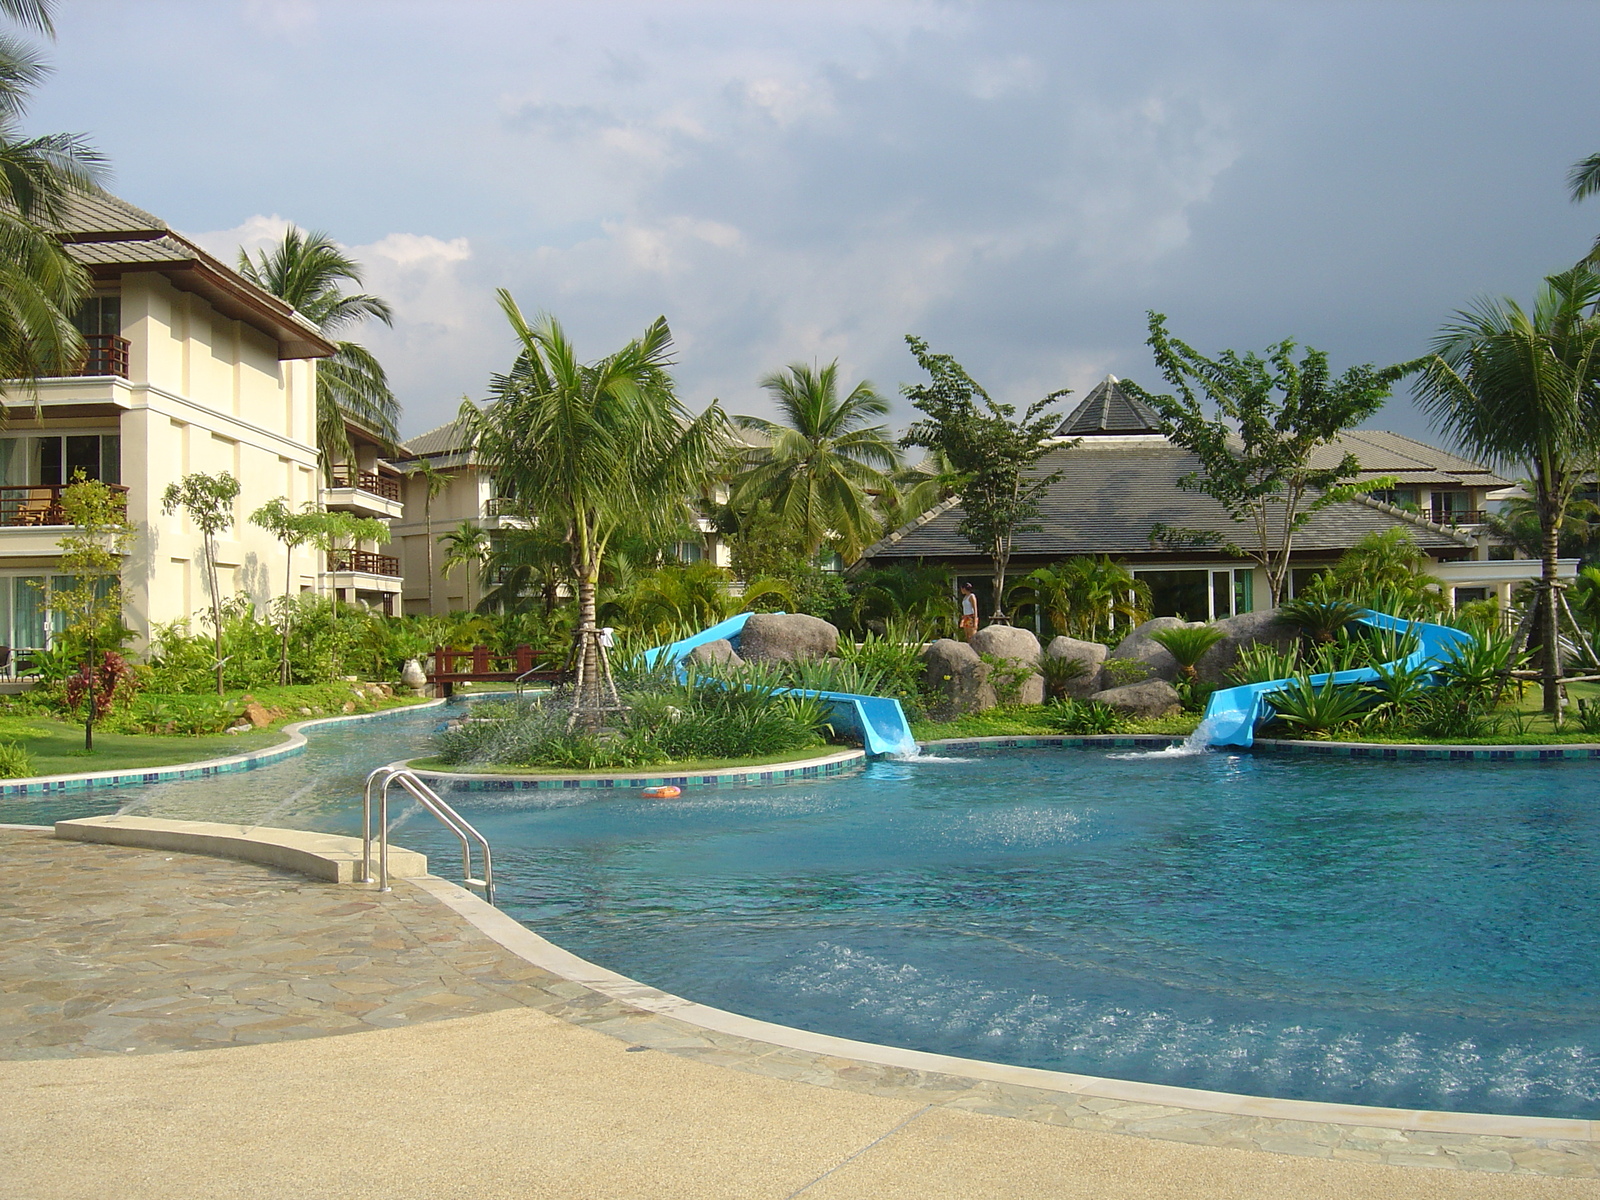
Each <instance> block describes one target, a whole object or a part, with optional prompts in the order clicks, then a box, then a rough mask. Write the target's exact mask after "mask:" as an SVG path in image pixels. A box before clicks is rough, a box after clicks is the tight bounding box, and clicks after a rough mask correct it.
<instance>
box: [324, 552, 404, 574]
mask: <svg viewBox="0 0 1600 1200" xmlns="http://www.w3.org/2000/svg"><path fill="white" fill-rule="evenodd" d="M328 570H330V571H360V572H362V573H363V574H367V575H393V576H395V577H397V578H398V576H399V574H400V560H399V559H398V558H395V557H393V556H392V555H388V554H371V553H369V552H368V551H366V550H334V551H331V552H330V553H329V555H328Z"/></svg>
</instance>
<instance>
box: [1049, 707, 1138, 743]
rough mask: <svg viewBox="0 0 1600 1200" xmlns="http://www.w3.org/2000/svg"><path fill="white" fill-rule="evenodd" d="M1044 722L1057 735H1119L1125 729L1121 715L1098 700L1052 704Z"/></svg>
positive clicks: (1125, 723)
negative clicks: (1057, 733)
mask: <svg viewBox="0 0 1600 1200" xmlns="http://www.w3.org/2000/svg"><path fill="white" fill-rule="evenodd" d="M1045 721H1046V723H1047V724H1048V725H1049V726H1050V728H1052V729H1054V730H1056V731H1057V732H1059V733H1071V734H1077V735H1079V736H1082V735H1085V734H1095V733H1119V732H1121V731H1122V730H1123V729H1126V728H1127V722H1126V721H1125V720H1124V719H1123V716H1122V714H1121V713H1119V712H1118V711H1117V710H1116V709H1114V708H1112V707H1111V706H1110V705H1109V704H1102V703H1101V702H1100V701H1098V700H1066V701H1063V702H1062V703H1060V704H1052V705H1050V706H1049V709H1048V710H1047V712H1046V714H1045Z"/></svg>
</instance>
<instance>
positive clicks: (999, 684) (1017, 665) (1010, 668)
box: [979, 654, 1039, 706]
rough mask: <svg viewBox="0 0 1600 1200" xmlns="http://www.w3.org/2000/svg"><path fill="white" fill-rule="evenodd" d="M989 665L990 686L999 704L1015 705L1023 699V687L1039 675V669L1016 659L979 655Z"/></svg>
mask: <svg viewBox="0 0 1600 1200" xmlns="http://www.w3.org/2000/svg"><path fill="white" fill-rule="evenodd" d="M979 657H980V658H982V659H983V661H984V662H986V663H988V664H989V686H990V687H992V688H993V689H994V698H995V702H996V703H997V704H1000V705H1001V706H1005V705H1008V704H1015V703H1017V702H1018V701H1019V700H1021V699H1022V685H1023V684H1025V683H1027V682H1028V680H1030V679H1032V678H1033V677H1034V676H1035V675H1037V674H1038V673H1039V672H1038V669H1037V668H1036V667H1033V666H1031V665H1029V664H1028V663H1024V662H1018V661H1017V660H1016V659H1014V658H1001V657H1000V656H999V655H998V654H982V655H979Z"/></svg>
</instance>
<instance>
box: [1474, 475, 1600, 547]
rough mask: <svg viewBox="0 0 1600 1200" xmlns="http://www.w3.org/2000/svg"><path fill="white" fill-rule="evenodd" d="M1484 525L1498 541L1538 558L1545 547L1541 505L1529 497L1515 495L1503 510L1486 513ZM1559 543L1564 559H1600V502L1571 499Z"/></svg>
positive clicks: (1527, 488)
mask: <svg viewBox="0 0 1600 1200" xmlns="http://www.w3.org/2000/svg"><path fill="white" fill-rule="evenodd" d="M1521 486H1522V488H1523V490H1524V491H1528V492H1532V491H1533V486H1532V485H1531V484H1530V483H1528V482H1527V481H1526V480H1523V481H1521ZM1483 527H1484V529H1485V530H1486V531H1487V532H1488V533H1490V534H1491V535H1493V536H1494V538H1495V539H1496V540H1498V541H1500V542H1503V543H1506V544H1507V545H1510V546H1512V547H1514V548H1515V549H1516V550H1518V551H1520V552H1521V553H1523V554H1526V555H1527V556H1528V557H1529V558H1538V557H1539V554H1540V552H1541V550H1542V549H1543V546H1544V532H1543V530H1542V529H1541V528H1540V525H1539V509H1538V505H1537V504H1536V503H1535V502H1534V501H1533V500H1532V499H1531V498H1530V497H1528V496H1514V497H1512V498H1511V499H1510V500H1508V501H1506V505H1505V510H1504V511H1503V512H1498V513H1493V512H1491V513H1484V514H1483ZM1556 544H1557V553H1558V554H1560V556H1561V557H1562V558H1577V559H1582V560H1583V561H1584V562H1585V563H1593V562H1596V561H1600V504H1595V503H1594V502H1593V501H1592V500H1585V499H1582V498H1580V497H1578V496H1574V497H1573V498H1572V499H1571V500H1570V501H1568V502H1567V510H1566V513H1565V514H1564V515H1563V517H1562V521H1561V527H1560V528H1559V529H1558V530H1557V531H1556Z"/></svg>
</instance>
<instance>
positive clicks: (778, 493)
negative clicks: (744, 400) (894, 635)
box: [731, 361, 900, 562]
mask: <svg viewBox="0 0 1600 1200" xmlns="http://www.w3.org/2000/svg"><path fill="white" fill-rule="evenodd" d="M761 386H762V387H763V388H765V389H766V391H767V394H768V395H769V396H771V397H772V401H773V403H774V405H775V406H776V407H777V409H778V412H779V414H780V415H781V417H782V420H781V421H769V420H766V419H765V418H762V417H735V418H734V424H735V425H737V426H738V427H739V428H740V429H743V430H746V431H748V432H751V433H755V434H758V435H759V443H760V444H756V445H751V446H749V447H748V448H746V449H745V450H744V451H743V452H742V453H741V454H740V471H739V474H738V475H737V477H736V478H735V480H734V486H733V494H732V497H731V503H732V504H733V505H734V506H735V507H736V508H739V507H746V508H747V507H749V506H750V505H751V504H753V503H754V502H755V501H756V500H757V499H761V500H765V501H766V502H767V503H768V504H770V505H771V506H772V511H773V512H774V513H775V514H776V515H778V516H779V517H781V518H782V519H783V521H784V523H785V524H786V525H788V526H789V527H790V528H791V529H793V530H794V531H795V533H796V534H797V536H798V537H799V539H800V542H801V545H802V546H803V548H804V551H805V553H806V554H807V555H808V556H810V555H815V554H816V553H817V551H818V549H819V548H821V546H822V544H823V543H824V542H829V543H831V544H832V545H833V546H834V547H835V548H836V549H837V550H838V551H839V553H840V554H841V555H842V556H843V557H844V559H845V561H846V562H853V561H855V559H856V558H857V557H858V556H859V555H860V553H861V551H862V550H863V549H864V548H865V547H866V545H867V543H868V542H870V541H871V540H872V539H873V538H874V537H876V536H877V533H878V522H877V518H876V517H875V516H874V515H873V512H872V496H871V494H872V493H876V492H881V491H882V490H883V489H884V488H886V487H887V486H888V485H889V478H888V475H887V472H889V471H892V470H893V469H894V468H896V467H897V466H899V462H900V456H899V454H898V453H897V452H896V450H895V446H894V443H893V442H892V441H891V440H890V438H889V431H888V430H887V429H886V428H884V426H882V425H869V424H868V422H869V421H871V420H872V419H873V418H875V417H881V416H883V415H885V414H886V413H887V412H888V411H889V403H888V401H886V400H885V399H884V398H883V397H882V396H880V395H879V394H878V393H877V391H876V390H875V389H874V388H873V386H872V384H871V383H869V382H867V381H866V380H863V381H862V382H860V383H858V384H856V386H855V387H854V388H852V389H851V391H850V394H849V395H848V396H845V397H844V398H843V399H842V400H841V399H840V398H839V395H838V388H839V364H838V362H837V361H834V362H831V363H829V364H828V365H827V366H825V367H821V368H817V367H808V366H807V365H806V364H805V363H790V364H789V365H788V366H787V367H785V368H784V369H783V370H782V371H776V372H774V373H772V374H771V375H767V376H765V377H764V378H763V379H762V380H761Z"/></svg>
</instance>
